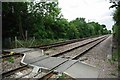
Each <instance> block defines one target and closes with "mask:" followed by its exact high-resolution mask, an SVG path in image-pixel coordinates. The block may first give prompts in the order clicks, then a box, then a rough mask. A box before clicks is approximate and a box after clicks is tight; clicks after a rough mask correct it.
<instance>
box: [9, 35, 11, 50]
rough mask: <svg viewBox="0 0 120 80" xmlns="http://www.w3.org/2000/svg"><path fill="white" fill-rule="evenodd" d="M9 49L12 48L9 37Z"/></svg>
mask: <svg viewBox="0 0 120 80" xmlns="http://www.w3.org/2000/svg"><path fill="white" fill-rule="evenodd" d="M9 48H11V38H10V37H9Z"/></svg>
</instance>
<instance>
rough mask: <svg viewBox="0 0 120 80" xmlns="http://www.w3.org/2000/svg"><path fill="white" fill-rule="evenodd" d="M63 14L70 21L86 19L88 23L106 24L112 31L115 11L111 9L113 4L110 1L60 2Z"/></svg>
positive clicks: (61, 0)
mask: <svg viewBox="0 0 120 80" xmlns="http://www.w3.org/2000/svg"><path fill="white" fill-rule="evenodd" d="M58 2H59V7H60V8H61V13H62V14H63V16H64V18H66V19H68V21H71V20H74V19H76V18H77V17H83V18H86V21H87V22H88V21H89V22H91V21H95V22H98V23H99V24H105V25H106V27H107V29H108V30H112V25H113V24H114V21H113V19H112V17H113V13H114V9H112V8H111V9H109V7H110V6H111V5H112V3H109V0H58Z"/></svg>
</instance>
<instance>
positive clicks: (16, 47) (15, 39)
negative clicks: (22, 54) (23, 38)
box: [15, 36, 17, 48]
mask: <svg viewBox="0 0 120 80" xmlns="http://www.w3.org/2000/svg"><path fill="white" fill-rule="evenodd" d="M15 47H16V48H17V37H16V36H15Z"/></svg>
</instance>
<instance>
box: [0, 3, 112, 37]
mask: <svg viewBox="0 0 120 80" xmlns="http://www.w3.org/2000/svg"><path fill="white" fill-rule="evenodd" d="M2 10H3V11H2V26H3V34H2V35H3V38H6V37H13V36H20V37H21V38H22V39H25V31H26V30H27V31H28V36H35V37H36V38H38V39H60V38H64V39H75V38H83V37H89V36H95V35H104V34H108V33H111V31H110V30H107V28H106V26H105V25H101V24H99V23H97V22H88V23H87V22H86V21H85V18H76V19H75V20H72V21H70V22H69V21H68V20H67V19H65V18H64V17H63V15H62V14H61V9H60V8H59V7H58V2H49V3H48V2H38V3H35V2H32V3H26V2H14V3H10V2H5V3H2Z"/></svg>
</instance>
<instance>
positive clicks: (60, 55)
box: [2, 36, 107, 80]
mask: <svg viewBox="0 0 120 80" xmlns="http://www.w3.org/2000/svg"><path fill="white" fill-rule="evenodd" d="M106 38H107V36H104V37H101V38H98V39H96V40H93V41H91V42H88V43H86V44H83V45H80V46H77V47H74V48H71V49H67V50H65V51H63V52H58V53H57V54H53V55H51V56H52V57H63V55H64V58H68V55H70V54H71V53H70V52H74V51H75V50H76V49H81V50H82V48H85V47H84V46H87V45H89V47H88V48H87V49H83V51H82V52H81V53H77V54H76V55H74V56H73V57H69V59H73V60H74V59H78V58H79V57H80V56H82V55H83V54H85V53H86V52H87V51H89V50H90V49H92V48H93V47H95V46H96V45H97V44H99V43H100V42H102V41H103V40H105V39H106ZM75 41H79V40H75ZM75 41H73V42H75ZM73 42H67V43H61V44H60V43H56V44H54V45H53V44H51V45H45V46H39V48H41V49H45V50H46V49H48V48H52V47H57V46H61V45H66V44H70V43H73ZM80 47H81V48H80ZM60 65H61V64H60ZM60 65H58V66H60ZM58 66H56V67H58ZM26 67H27V65H25V66H22V67H21V68H17V69H15V70H11V71H9V72H6V73H2V75H3V77H5V76H6V75H7V76H8V75H9V73H15V72H16V71H19V70H20V69H24V68H26ZM56 67H55V68H56ZM55 68H53V69H51V70H50V71H49V72H47V73H46V74H44V75H43V76H41V77H39V79H44V80H46V79H49V78H50V77H51V76H52V75H54V74H55V73H54V69H55ZM37 75H38V74H37ZM37 75H36V76H37ZM34 77H35V76H34Z"/></svg>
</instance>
